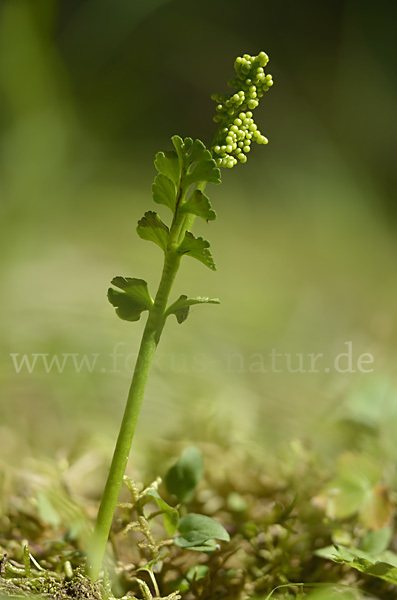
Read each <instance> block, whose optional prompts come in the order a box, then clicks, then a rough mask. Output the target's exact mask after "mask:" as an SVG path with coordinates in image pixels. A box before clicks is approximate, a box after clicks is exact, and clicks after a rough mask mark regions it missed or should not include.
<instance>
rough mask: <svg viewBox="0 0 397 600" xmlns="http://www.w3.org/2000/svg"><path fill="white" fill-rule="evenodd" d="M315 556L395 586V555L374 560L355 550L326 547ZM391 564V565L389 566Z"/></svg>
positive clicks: (385, 554)
mask: <svg viewBox="0 0 397 600" xmlns="http://www.w3.org/2000/svg"><path fill="white" fill-rule="evenodd" d="M315 554H316V555H317V556H321V558H326V559H328V560H332V561H333V562H336V563H341V564H345V565H348V566H349V567H352V568H353V569H357V571H360V573H365V574H366V575H372V576H373V577H377V578H378V579H382V580H383V581H387V582H389V583H393V584H394V585H397V555H395V554H394V553H392V552H385V553H384V559H385V560H382V559H381V557H382V558H383V555H382V554H380V555H378V556H377V557H376V558H375V557H374V556H372V555H371V554H369V553H368V552H364V551H363V550H358V549H357V548H346V547H343V546H328V547H327V548H322V549H321V550H317V551H316V552H315ZM391 562H393V564H391Z"/></svg>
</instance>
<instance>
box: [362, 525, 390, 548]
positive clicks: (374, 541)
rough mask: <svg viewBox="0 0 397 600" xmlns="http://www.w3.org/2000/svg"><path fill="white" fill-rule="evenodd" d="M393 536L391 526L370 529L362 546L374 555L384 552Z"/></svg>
mask: <svg viewBox="0 0 397 600" xmlns="http://www.w3.org/2000/svg"><path fill="white" fill-rule="evenodd" d="M392 536H393V531H392V528H391V527H383V528H382V529H376V530H375V531H370V532H368V533H367V534H366V536H365V537H363V539H362V542H361V547H362V549H363V550H364V551H365V552H369V554H372V555H378V554H381V553H382V552H384V551H385V550H386V549H387V547H388V546H389V544H390V542H391V539H392Z"/></svg>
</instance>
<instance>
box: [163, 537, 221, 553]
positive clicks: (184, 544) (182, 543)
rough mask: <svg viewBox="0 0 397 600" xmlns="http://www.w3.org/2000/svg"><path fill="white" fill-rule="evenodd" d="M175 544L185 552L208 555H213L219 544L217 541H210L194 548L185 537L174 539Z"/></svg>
mask: <svg viewBox="0 0 397 600" xmlns="http://www.w3.org/2000/svg"><path fill="white" fill-rule="evenodd" d="M174 543H175V544H176V545H177V546H179V547H180V548H183V549H184V550H193V551H195V552H205V553H206V554H212V553H213V552H215V550H216V548H217V546H218V544H217V543H216V541H215V540H208V541H207V542H203V543H202V544H197V545H195V546H192V544H191V542H189V541H188V540H186V539H185V538H183V537H177V538H175V539H174Z"/></svg>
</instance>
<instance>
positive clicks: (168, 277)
mask: <svg viewBox="0 0 397 600" xmlns="http://www.w3.org/2000/svg"><path fill="white" fill-rule="evenodd" d="M185 231H186V225H185V221H184V219H183V217H179V216H178V215H176V217H175V219H174V221H173V224H172V226H171V230H170V236H169V242H168V246H167V250H166V252H165V257H164V267H163V272H162V276H161V280H160V284H159V288H158V291H157V294H156V297H155V300H154V304H153V307H152V309H151V310H150V313H149V317H148V320H147V322H146V326H145V329H144V332H143V335H142V341H141V345H140V348H139V353H138V357H137V361H136V365H135V370H134V374H133V377H132V382H131V386H130V390H129V393H128V398H127V403H126V407H125V411H124V415H123V419H122V422H121V427H120V431H119V435H118V439H117V443H116V447H115V450H114V454H113V459H112V463H111V466H110V469H109V474H108V478H107V482H106V486H105V489H104V492H103V496H102V500H101V504H100V507H99V511H98V516H97V521H96V524H95V528H94V533H93V536H92V539H91V542H90V546H89V551H88V562H89V564H88V571H89V574H90V576H91V577H92V579H97V578H98V575H99V570H100V568H101V564H102V560H103V557H104V554H105V550H106V545H107V541H108V538H109V532H110V527H111V524H112V520H113V515H114V511H115V509H116V506H117V501H118V497H119V494H120V490H121V486H122V483H123V477H124V474H125V470H126V467H127V462H128V457H129V453H130V450H131V444H132V440H133V437H134V433H135V428H136V425H137V422H138V417H139V413H140V410H141V405H142V400H143V396H144V392H145V388H146V383H147V380H148V377H149V372H150V367H151V364H152V360H153V357H154V354H155V351H156V348H157V345H158V343H159V341H160V336H161V333H162V330H163V327H164V323H165V316H164V314H165V311H166V308H167V303H168V298H169V295H170V292H171V289H172V286H173V283H174V281H175V277H176V274H177V272H178V269H179V265H180V261H181V256H180V255H179V254H178V252H177V248H178V240H179V238H180V236H181V234H183V235H184V232H185Z"/></svg>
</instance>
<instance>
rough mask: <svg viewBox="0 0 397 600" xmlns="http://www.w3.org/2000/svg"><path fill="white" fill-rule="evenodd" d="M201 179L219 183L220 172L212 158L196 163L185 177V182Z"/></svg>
mask: <svg viewBox="0 0 397 600" xmlns="http://www.w3.org/2000/svg"><path fill="white" fill-rule="evenodd" d="M201 181H208V182H209V183H215V184H219V183H221V172H220V170H219V169H218V167H217V166H216V162H215V161H214V159H213V158H211V160H203V161H200V162H198V163H196V165H195V166H194V167H193V169H192V170H191V171H189V173H188V174H187V175H186V177H185V184H187V185H192V183H200V182H201Z"/></svg>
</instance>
